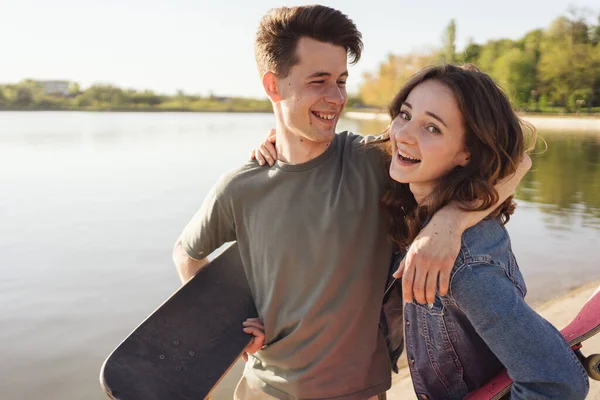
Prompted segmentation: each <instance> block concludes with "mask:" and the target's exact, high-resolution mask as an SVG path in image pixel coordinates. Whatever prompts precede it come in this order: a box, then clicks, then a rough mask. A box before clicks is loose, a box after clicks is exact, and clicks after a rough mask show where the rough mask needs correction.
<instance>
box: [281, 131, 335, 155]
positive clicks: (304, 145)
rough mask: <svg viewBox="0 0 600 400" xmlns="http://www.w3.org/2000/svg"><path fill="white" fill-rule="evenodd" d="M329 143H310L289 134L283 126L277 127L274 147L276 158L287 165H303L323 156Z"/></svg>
mask: <svg viewBox="0 0 600 400" xmlns="http://www.w3.org/2000/svg"><path fill="white" fill-rule="evenodd" d="M330 145H331V142H324V143H323V142H312V141H310V140H307V139H306V138H303V137H300V136H297V135H295V134H293V133H292V132H289V131H288V130H287V129H286V128H285V127H284V126H283V124H278V126H277V136H276V139H275V146H276V149H277V158H278V160H279V161H282V162H284V163H287V164H303V163H305V162H308V161H310V160H313V159H315V158H317V157H318V156H320V155H321V154H323V153H324V152H325V150H327V148H328V147H329V146H330Z"/></svg>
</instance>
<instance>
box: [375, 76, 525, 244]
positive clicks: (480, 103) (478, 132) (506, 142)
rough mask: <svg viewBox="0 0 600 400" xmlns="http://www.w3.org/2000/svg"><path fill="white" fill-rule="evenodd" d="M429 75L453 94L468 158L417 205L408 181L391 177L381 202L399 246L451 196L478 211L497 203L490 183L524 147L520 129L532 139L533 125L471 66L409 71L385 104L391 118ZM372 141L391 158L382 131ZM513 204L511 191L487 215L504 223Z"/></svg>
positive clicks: (510, 169) (507, 171)
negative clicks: (417, 71) (459, 113)
mask: <svg viewBox="0 0 600 400" xmlns="http://www.w3.org/2000/svg"><path fill="white" fill-rule="evenodd" d="M430 79H435V80H437V81H439V82H441V83H442V84H444V85H446V86H447V87H448V88H449V89H450V90H451V91H452V93H453V94H454V96H455V98H456V101H457V103H458V107H459V110H460V112H461V114H462V117H463V123H464V128H465V145H466V148H467V149H468V151H469V152H470V161H469V163H468V164H467V165H466V166H464V167H462V166H458V167H455V168H454V169H453V170H452V171H450V172H449V173H448V174H446V175H445V176H444V177H443V178H441V179H440V181H439V182H438V184H437V185H436V187H435V188H434V189H433V191H432V193H431V194H430V195H429V196H428V197H427V198H426V199H425V201H422V202H421V205H418V204H417V202H416V201H415V198H414V196H413V194H412V193H411V191H410V189H409V186H408V184H404V183H399V182H395V181H392V182H391V183H390V187H389V188H388V190H387V191H386V193H385V194H384V196H383V198H382V200H381V204H382V207H383V209H384V211H385V212H386V214H387V216H388V218H389V225H390V232H389V235H390V238H391V240H392V241H393V242H394V243H395V244H396V245H398V246H399V248H401V249H403V248H405V247H406V246H408V245H410V243H411V242H412V241H413V240H414V239H415V237H416V236H417V235H418V233H419V232H420V230H421V229H422V228H423V225H424V224H425V222H426V221H427V219H428V218H429V217H431V216H432V215H433V214H434V213H435V212H436V211H438V210H439V209H440V208H442V207H444V206H445V205H447V204H448V203H450V202H451V201H455V202H457V203H458V204H459V205H460V207H461V208H462V209H464V210H468V211H481V210H485V209H488V208H490V207H491V206H492V205H494V204H495V203H496V202H498V192H497V191H496V189H495V188H494V185H496V184H497V183H498V182H499V181H500V180H502V179H504V178H507V177H509V176H510V175H512V174H514V173H515V171H516V169H517V166H518V164H519V163H520V162H521V160H522V158H523V154H524V152H525V130H527V131H529V132H530V133H531V137H532V141H533V142H535V129H534V128H533V127H532V126H531V125H528V124H527V123H524V122H523V121H521V120H520V119H519V118H518V117H517V116H516V114H515V113H514V111H513V109H512V107H511V105H510V101H509V100H508V98H507V96H506V94H505V93H504V92H503V91H502V89H501V88H500V87H499V86H498V85H496V83H495V82H494V81H493V80H492V79H491V78H490V77H489V76H488V75H486V74H484V73H482V72H481V71H479V69H477V67H475V66H473V65H464V66H455V65H442V66H435V67H427V68H425V69H423V70H422V71H420V72H419V73H417V74H416V75H414V76H413V77H412V78H411V79H410V80H409V81H408V82H407V83H406V84H405V85H404V86H403V87H402V89H400V92H398V94H397V95H396V97H395V98H394V100H393V101H392V103H391V104H390V106H389V114H390V117H391V119H392V121H393V120H394V119H395V118H396V117H397V116H398V115H399V114H400V108H401V107H402V104H403V103H404V102H405V101H406V99H407V97H408V95H409V94H410V92H411V91H412V90H413V89H414V88H415V87H416V86H417V85H419V84H420V83H422V82H424V81H427V80H430ZM378 146H380V147H382V148H383V149H385V151H386V153H387V155H388V156H389V160H388V161H391V157H392V154H391V145H390V142H389V135H388V134H387V133H386V135H385V136H384V139H382V140H381V141H380V142H379V143H378ZM514 209H515V202H514V201H513V196H511V197H509V198H508V199H506V201H504V202H503V203H502V204H501V205H500V206H498V207H497V208H496V209H495V210H494V211H493V212H492V213H491V214H490V215H489V218H497V217H499V218H501V220H502V222H503V223H506V222H508V220H509V219H510V215H511V214H512V213H513V211H514Z"/></svg>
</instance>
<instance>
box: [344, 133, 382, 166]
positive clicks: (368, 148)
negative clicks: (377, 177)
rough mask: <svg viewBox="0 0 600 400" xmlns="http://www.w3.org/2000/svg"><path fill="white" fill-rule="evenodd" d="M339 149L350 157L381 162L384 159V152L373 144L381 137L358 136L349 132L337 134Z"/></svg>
mask: <svg viewBox="0 0 600 400" xmlns="http://www.w3.org/2000/svg"><path fill="white" fill-rule="evenodd" d="M338 136H339V139H338V143H339V147H340V148H342V149H343V151H344V153H345V154H347V155H348V156H350V157H370V158H374V159H375V160H377V162H379V161H381V159H382V158H385V151H384V149H383V148H382V147H381V146H378V145H377V144H376V143H375V142H376V141H377V140H379V139H381V136H373V135H360V134H356V133H354V132H350V131H344V132H340V133H338Z"/></svg>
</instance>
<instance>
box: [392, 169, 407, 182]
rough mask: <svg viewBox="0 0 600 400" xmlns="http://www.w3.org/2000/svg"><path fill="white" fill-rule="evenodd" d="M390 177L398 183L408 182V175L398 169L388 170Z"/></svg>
mask: <svg viewBox="0 0 600 400" xmlns="http://www.w3.org/2000/svg"><path fill="white" fill-rule="evenodd" d="M390 178H392V179H393V180H395V181H396V182H398V183H410V182H411V180H410V177H409V176H408V175H407V174H403V173H402V172H399V171H390Z"/></svg>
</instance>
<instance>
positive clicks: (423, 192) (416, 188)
mask: <svg viewBox="0 0 600 400" xmlns="http://www.w3.org/2000/svg"><path fill="white" fill-rule="evenodd" d="M408 187H409V188H410V191H411V193H412V194H413V196H414V197H415V201H416V202H417V204H418V205H419V206H422V205H423V202H424V201H425V199H426V198H427V196H429V195H430V194H431V192H432V191H433V184H432V183H429V182H426V183H425V182H424V183H409V184H408Z"/></svg>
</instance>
